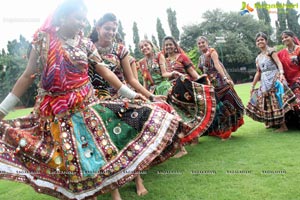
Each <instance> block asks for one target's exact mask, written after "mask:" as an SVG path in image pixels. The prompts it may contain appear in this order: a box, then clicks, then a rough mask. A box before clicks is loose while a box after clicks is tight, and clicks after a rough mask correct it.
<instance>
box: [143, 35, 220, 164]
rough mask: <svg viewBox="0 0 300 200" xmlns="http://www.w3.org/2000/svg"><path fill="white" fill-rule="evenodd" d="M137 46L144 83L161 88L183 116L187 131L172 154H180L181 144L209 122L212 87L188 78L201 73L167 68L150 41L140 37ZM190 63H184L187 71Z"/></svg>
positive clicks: (197, 78)
mask: <svg viewBox="0 0 300 200" xmlns="http://www.w3.org/2000/svg"><path fill="white" fill-rule="evenodd" d="M140 49H141V51H142V53H143V54H144V58H143V59H141V60H140V61H139V66H140V69H142V73H143V78H144V82H145V83H147V84H146V87H147V88H148V89H149V90H151V88H154V89H155V90H154V92H156V91H157V90H158V92H160V91H161V92H160V93H163V92H164V94H166V95H167V96H168V100H167V102H168V103H169V104H170V105H172V107H173V108H174V109H175V111H176V113H178V115H179V116H180V117H181V119H182V122H183V123H182V127H181V128H182V129H183V130H185V133H186V135H185V137H183V138H181V145H180V151H179V152H178V153H177V154H176V155H175V156H174V157H175V158H179V157H182V156H184V155H185V154H187V151H186V150H185V148H184V145H186V144H189V143H191V142H192V141H193V140H198V136H200V135H201V134H202V133H203V132H205V131H206V129H207V128H208V127H209V125H210V124H211V122H212V119H213V117H214V113H215V112H214V110H215V98H214V93H213V87H211V86H209V85H204V84H200V83H198V82H195V81H191V79H194V80H197V81H201V80H202V79H203V80H205V79H206V77H205V76H204V77H200V76H199V75H198V74H197V72H196V71H194V72H195V73H192V74H193V76H192V78H190V77H188V76H186V75H187V73H188V72H186V73H185V74H183V73H184V71H180V72H178V71H177V70H170V71H168V70H167V68H166V62H165V57H164V55H163V52H160V53H156V52H155V50H154V45H153V44H152V42H151V41H149V40H142V41H140ZM184 58H186V56H185V57H184ZM190 67H191V66H187V67H186V69H187V71H189V68H190ZM181 72H183V73H181ZM166 78H167V79H168V84H169V85H167V87H166V85H161V83H162V82H163V81H164V80H165V79H166ZM157 88H158V89H157Z"/></svg>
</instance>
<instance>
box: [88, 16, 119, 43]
mask: <svg viewBox="0 0 300 200" xmlns="http://www.w3.org/2000/svg"><path fill="white" fill-rule="evenodd" d="M106 22H115V23H116V24H117V25H118V22H117V17H116V15H115V14H113V13H106V14H104V15H103V16H102V17H101V18H100V19H99V20H98V21H97V22H96V24H95V26H94V28H93V30H92V33H91V34H90V39H91V40H92V42H94V43H95V42H97V41H98V40H99V38H98V32H97V29H96V27H101V26H102V25H103V24H105V23H106Z"/></svg>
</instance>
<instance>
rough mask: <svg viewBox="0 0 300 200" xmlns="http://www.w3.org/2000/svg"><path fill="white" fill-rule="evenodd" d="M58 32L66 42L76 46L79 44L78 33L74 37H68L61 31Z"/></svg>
mask: <svg viewBox="0 0 300 200" xmlns="http://www.w3.org/2000/svg"><path fill="white" fill-rule="evenodd" d="M57 33H58V37H59V38H61V39H62V40H63V41H64V43H65V44H67V45H69V46H71V47H76V46H77V45H78V44H79V37H78V35H75V37H74V38H68V37H66V36H64V35H62V34H61V33H60V32H59V31H58V32H57Z"/></svg>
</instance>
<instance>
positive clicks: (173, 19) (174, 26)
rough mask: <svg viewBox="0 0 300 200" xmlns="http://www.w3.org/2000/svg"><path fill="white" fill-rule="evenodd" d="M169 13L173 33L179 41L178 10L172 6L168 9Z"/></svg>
mask: <svg viewBox="0 0 300 200" xmlns="http://www.w3.org/2000/svg"><path fill="white" fill-rule="evenodd" d="M167 14H168V24H169V28H170V32H171V35H172V36H173V37H174V38H175V39H176V40H177V41H178V40H179V35H180V32H179V29H178V27H177V19H176V11H175V10H174V11H173V10H172V9H171V8H168V9H167Z"/></svg>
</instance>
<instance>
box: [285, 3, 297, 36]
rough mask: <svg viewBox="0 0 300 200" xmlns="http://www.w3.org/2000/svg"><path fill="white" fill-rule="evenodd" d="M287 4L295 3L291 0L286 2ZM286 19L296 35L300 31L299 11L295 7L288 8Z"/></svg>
mask: <svg viewBox="0 0 300 200" xmlns="http://www.w3.org/2000/svg"><path fill="white" fill-rule="evenodd" d="M286 5H287V6H290V5H293V4H292V3H291V2H290V1H289V0H287V2H286ZM286 12H287V13H286V19H287V26H288V29H289V30H291V31H293V32H294V33H295V34H296V35H299V33H300V25H299V22H298V18H299V15H297V11H296V10H295V9H293V8H289V7H287V8H286Z"/></svg>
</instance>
